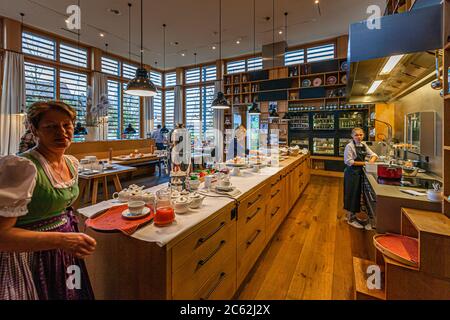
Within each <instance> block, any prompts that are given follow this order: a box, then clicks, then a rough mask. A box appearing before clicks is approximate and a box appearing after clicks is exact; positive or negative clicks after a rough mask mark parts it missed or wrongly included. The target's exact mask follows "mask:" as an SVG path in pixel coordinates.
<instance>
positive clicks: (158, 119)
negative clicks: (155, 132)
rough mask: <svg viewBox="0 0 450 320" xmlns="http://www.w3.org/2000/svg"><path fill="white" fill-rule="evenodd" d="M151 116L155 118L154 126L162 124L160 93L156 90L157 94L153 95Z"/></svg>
mask: <svg viewBox="0 0 450 320" xmlns="http://www.w3.org/2000/svg"><path fill="white" fill-rule="evenodd" d="M153 117H154V119H155V122H154V127H155V128H156V126H157V125H162V93H161V91H158V94H157V95H156V96H154V97H153Z"/></svg>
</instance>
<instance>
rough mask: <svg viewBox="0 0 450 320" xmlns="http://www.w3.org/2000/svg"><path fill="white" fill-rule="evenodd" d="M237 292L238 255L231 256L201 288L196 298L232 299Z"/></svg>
mask: <svg viewBox="0 0 450 320" xmlns="http://www.w3.org/2000/svg"><path fill="white" fill-rule="evenodd" d="M235 292H236V255H235V254H234V255H232V256H230V258H229V260H228V261H226V262H225V263H224V264H222V265H221V267H220V268H219V269H218V270H217V272H215V273H214V274H213V275H212V276H211V277H210V278H209V279H208V280H206V282H205V284H204V285H203V286H202V287H201V288H200V290H199V291H198V292H197V293H196V294H195V297H194V299H195V300H230V299H231V298H233V296H234V293H235Z"/></svg>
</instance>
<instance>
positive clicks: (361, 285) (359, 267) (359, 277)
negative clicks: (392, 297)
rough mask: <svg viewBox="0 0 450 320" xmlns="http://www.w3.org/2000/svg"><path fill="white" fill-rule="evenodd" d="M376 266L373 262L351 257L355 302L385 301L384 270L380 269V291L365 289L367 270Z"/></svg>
mask: <svg viewBox="0 0 450 320" xmlns="http://www.w3.org/2000/svg"><path fill="white" fill-rule="evenodd" d="M372 265H376V263H375V262H372V261H369V260H364V259H361V258H357V257H353V272H354V283H355V289H354V290H355V300H386V292H385V290H384V270H383V269H384V268H383V267H382V266H380V269H381V272H382V273H381V289H379V290H378V289H373V290H370V289H369V288H368V287H367V278H368V275H367V268H368V267H369V266H372Z"/></svg>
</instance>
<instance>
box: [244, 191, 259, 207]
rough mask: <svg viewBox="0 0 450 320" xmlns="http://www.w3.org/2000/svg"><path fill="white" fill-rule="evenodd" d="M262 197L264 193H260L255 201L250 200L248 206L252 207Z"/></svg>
mask: <svg viewBox="0 0 450 320" xmlns="http://www.w3.org/2000/svg"><path fill="white" fill-rule="evenodd" d="M261 197H262V194H259V195H258V198H256V199H255V201H253V202H249V203H248V205H247V207H251V206H252V205H254V204H255V203H256V202H258V200H259V199H261Z"/></svg>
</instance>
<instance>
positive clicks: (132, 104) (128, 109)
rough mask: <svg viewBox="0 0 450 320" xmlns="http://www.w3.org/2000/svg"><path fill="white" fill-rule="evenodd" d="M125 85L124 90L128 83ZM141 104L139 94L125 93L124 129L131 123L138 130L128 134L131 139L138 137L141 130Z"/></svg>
mask: <svg viewBox="0 0 450 320" xmlns="http://www.w3.org/2000/svg"><path fill="white" fill-rule="evenodd" d="M122 85H123V90H125V89H126V84H122ZM140 117H141V106H140V99H139V97H137V96H132V95H128V94H126V93H124V94H123V131H122V132H124V130H125V129H126V128H127V127H128V126H129V125H130V124H131V125H132V127H133V128H134V129H135V130H136V133H135V134H127V135H126V137H127V138H129V139H138V138H139V137H140V135H139V134H140V130H141V121H140Z"/></svg>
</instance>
